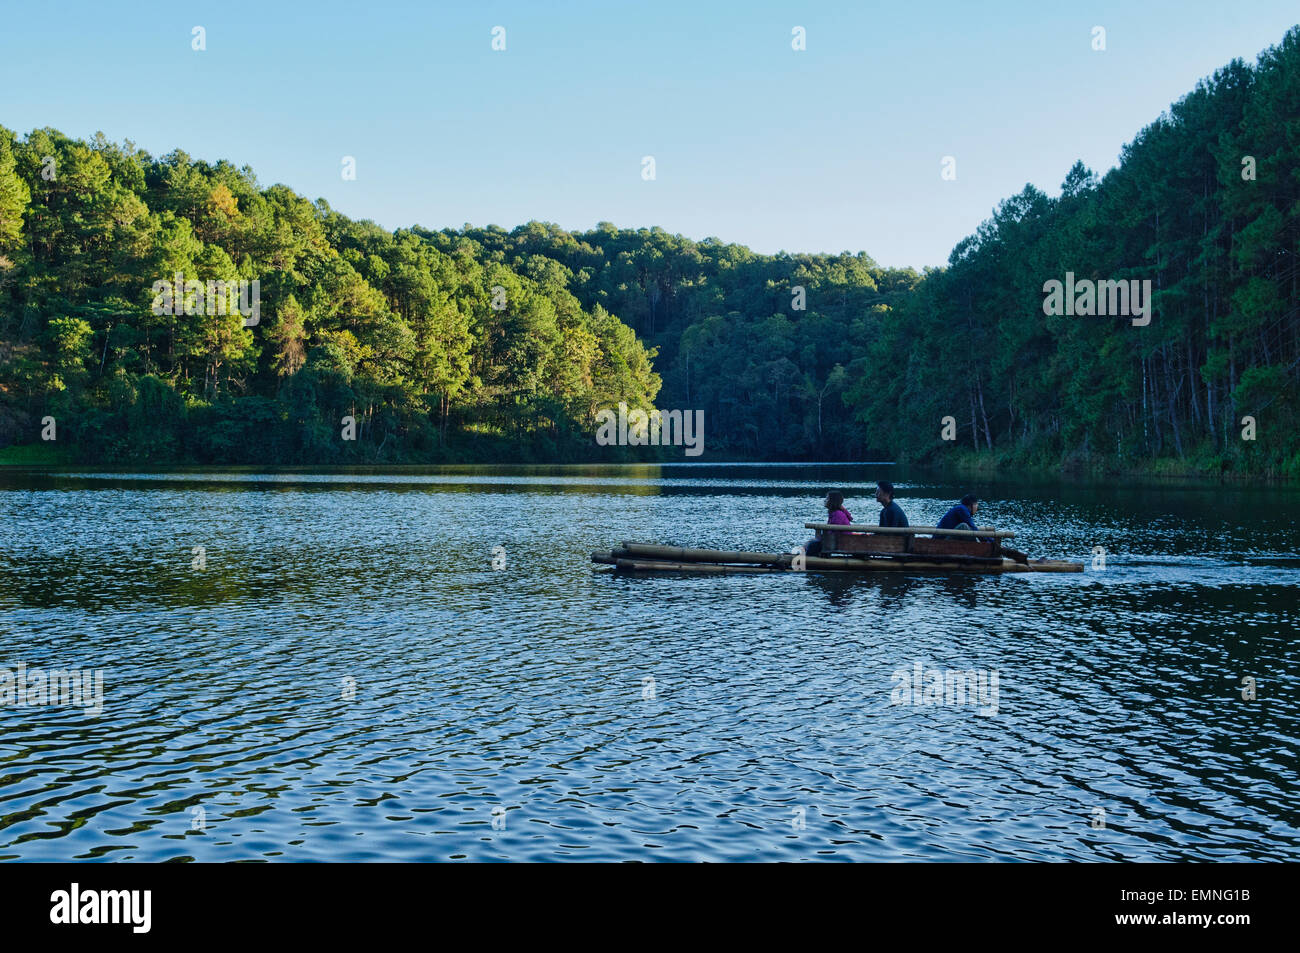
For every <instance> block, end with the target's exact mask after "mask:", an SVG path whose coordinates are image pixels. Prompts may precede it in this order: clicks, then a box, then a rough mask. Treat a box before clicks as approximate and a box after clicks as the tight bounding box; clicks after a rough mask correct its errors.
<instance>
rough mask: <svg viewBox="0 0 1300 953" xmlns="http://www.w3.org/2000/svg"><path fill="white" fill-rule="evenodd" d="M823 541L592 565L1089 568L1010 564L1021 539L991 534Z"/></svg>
mask: <svg viewBox="0 0 1300 953" xmlns="http://www.w3.org/2000/svg"><path fill="white" fill-rule="evenodd" d="M804 527H805V528H806V529H813V530H817V531H818V532H820V533H821V541H822V553H824V554H825V555H819V556H800V555H797V554H795V553H753V552H745V551H743V550H719V549H686V548H682V547H679V546H659V545H656V544H653V543H632V542H625V543H623V545H622V546H621V547H619V548H618V549H613V550H610V551H609V552H597V553H592V554H591V561H592V562H593V563H597V564H602V565H608V566H613V567H614V571H615V572H672V573H697V574H715V575H717V574H720V575H733V574H747V573H777V572H800V571H808V572H909V573H913V572H915V573H933V572H956V573H977V574H986V575H987V574H994V573H1004V572H1083V563H1072V562H1067V561H1065V560H1059V559H1028V558H1026V557H1024V556H1022V555H1021V554H1019V553H1015V557H1017V558H1011V557H1009V556H1008V555H1006V554H1005V553H1004V552H1003V547H1002V541H1003V540H1005V539H1013V538H1014V537H1015V535H1016V534H1015V533H1011V532H1005V531H1001V530H997V529H993V528H991V527H990V528H988V529H980V530H976V531H971V530H959V529H939V528H938V527H935V526H907V527H886V526H870V525H865V524H864V525H853V526H850V527H845V526H843V525H838V524H830V523H805V524H804Z"/></svg>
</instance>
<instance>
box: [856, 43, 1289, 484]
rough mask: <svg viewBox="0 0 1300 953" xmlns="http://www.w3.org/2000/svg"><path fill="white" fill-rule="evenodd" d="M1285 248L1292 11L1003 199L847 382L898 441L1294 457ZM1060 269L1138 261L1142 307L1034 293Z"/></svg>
mask: <svg viewBox="0 0 1300 953" xmlns="http://www.w3.org/2000/svg"><path fill="white" fill-rule="evenodd" d="M1298 253H1300V28H1295V29H1292V30H1291V31H1290V32H1288V34H1287V35H1286V37H1285V38H1284V39H1283V41H1282V42H1281V43H1280V44H1279V45H1278V46H1277V47H1275V48H1272V49H1269V50H1267V51H1265V52H1264V53H1263V54H1262V55H1261V56H1260V58H1259V60H1258V62H1257V64H1256V65H1254V66H1253V67H1252V66H1250V65H1247V64H1246V63H1244V62H1242V61H1240V60H1235V61H1233V62H1232V63H1230V64H1229V65H1228V66H1226V67H1225V68H1223V69H1221V70H1219V71H1218V72H1216V73H1215V74H1214V76H1213V77H1211V78H1210V79H1207V80H1203V81H1202V82H1200V83H1199V84H1198V85H1197V87H1196V89H1195V90H1194V91H1193V92H1192V93H1190V94H1189V95H1187V96H1186V97H1184V98H1183V99H1181V100H1180V101H1179V102H1178V103H1176V104H1175V105H1174V106H1173V107H1172V108H1171V109H1170V110H1169V111H1168V113H1166V114H1165V115H1162V116H1161V117H1160V118H1159V119H1158V120H1157V121H1156V122H1154V123H1152V124H1151V125H1149V126H1148V127H1146V128H1145V129H1143V130H1142V132H1141V133H1140V134H1139V135H1138V136H1137V138H1136V139H1135V140H1134V141H1133V142H1132V143H1131V144H1129V145H1128V146H1126V147H1125V149H1124V151H1123V154H1122V161H1121V163H1120V165H1119V166H1118V167H1116V168H1115V169H1113V170H1111V171H1110V172H1109V173H1107V174H1106V176H1105V177H1104V178H1103V179H1102V180H1100V181H1098V179H1097V177H1096V176H1095V175H1094V174H1092V173H1091V172H1089V171H1088V170H1087V169H1085V168H1084V167H1083V166H1082V165H1081V164H1076V165H1075V167H1074V168H1073V169H1071V170H1070V173H1069V175H1068V176H1067V178H1066V179H1065V182H1064V185H1063V187H1062V194H1061V196H1060V197H1059V198H1055V199H1053V198H1049V197H1048V196H1046V195H1044V194H1043V193H1042V192H1040V191H1038V190H1037V189H1034V188H1032V187H1027V188H1026V189H1025V190H1024V191H1023V192H1021V193H1020V194H1019V195H1017V196H1015V197H1013V198H1010V199H1008V200H1006V201H1005V202H1003V203H1002V204H1001V205H1000V206H999V207H998V209H997V211H996V213H995V214H994V216H993V217H992V219H990V220H989V221H987V222H985V223H984V224H983V225H982V226H981V227H980V229H979V231H978V232H977V233H976V234H975V235H972V236H971V237H969V238H967V239H966V240H964V241H963V242H961V243H960V244H959V245H958V246H957V247H956V248H955V249H954V250H953V253H952V255H951V257H950V259H949V265H948V267H947V268H946V269H944V270H942V271H936V272H934V273H932V274H928V275H927V276H926V279H925V280H924V281H923V282H922V284H921V286H920V288H919V289H918V292H917V294H916V295H914V296H913V297H911V298H909V299H908V301H907V302H906V303H905V305H904V306H903V307H902V308H901V309H900V310H899V311H898V312H897V313H896V314H895V315H893V317H892V319H891V320H890V321H888V322H886V323H885V324H884V325H883V327H884V328H885V333H884V334H882V335H881V336H880V337H878V338H877V339H876V340H875V341H874V342H873V343H872V344H871V345H870V347H869V348H868V353H867V355H866V356H865V357H864V358H863V359H862V361H861V363H859V364H854V365H851V366H850V369H849V370H850V375H849V376H850V378H851V379H852V380H853V384H852V386H851V387H850V388H849V389H848V390H847V392H846V399H847V400H848V401H849V402H850V404H851V405H852V406H854V407H855V408H856V411H857V414H858V419H859V421H860V422H861V423H862V426H863V427H864V428H871V427H873V426H875V425H877V424H878V422H880V421H885V420H892V421H894V424H895V426H896V435H897V440H896V442H895V443H894V444H893V446H894V447H896V448H897V449H898V451H899V452H900V454H902V455H905V456H909V457H912V458H914V459H931V460H936V459H944V458H948V457H951V455H952V450H951V449H946V447H951V448H961V447H964V448H965V449H966V451H967V452H968V453H970V454H976V453H978V454H979V455H981V457H982V458H984V459H985V460H986V461H988V462H999V463H1010V462H1021V463H1024V462H1029V463H1040V464H1047V465H1053V466H1056V465H1062V464H1063V465H1064V466H1066V467H1067V468H1076V467H1077V468H1081V469H1082V468H1088V469H1096V468H1099V467H1100V468H1111V469H1120V470H1124V469H1148V470H1149V469H1175V468H1177V469H1200V470H1211V471H1218V470H1226V469H1231V470H1237V471H1246V472H1271V473H1275V474H1289V475H1292V476H1300V388H1297V382H1298V381H1300V293H1298V290H1300V266H1298ZM1067 272H1072V273H1073V275H1074V276H1075V278H1076V279H1088V280H1093V281H1100V280H1123V279H1130V280H1150V281H1151V284H1152V290H1153V299H1154V313H1153V315H1152V317H1151V323H1150V324H1149V325H1147V326H1145V327H1140V326H1135V325H1134V324H1133V322H1132V321H1131V320H1130V319H1129V318H1128V317H1096V316H1093V317H1087V316H1074V317H1067V316H1048V315H1046V314H1044V308H1043V302H1044V297H1045V295H1044V291H1045V288H1044V285H1045V283H1046V282H1048V281H1051V280H1053V279H1055V280H1058V281H1064V280H1065V279H1066V274H1067ZM945 416H951V417H953V418H954V421H955V422H956V423H957V425H958V428H957V429H958V440H957V441H956V442H954V443H952V444H947V445H945V442H944V441H943V439H942V432H941V426H940V420H941V418H943V417H945ZM1247 418H1249V419H1247ZM1252 437H1253V438H1254V439H1251V438H1252Z"/></svg>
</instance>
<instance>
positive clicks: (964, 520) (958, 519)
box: [936, 493, 993, 543]
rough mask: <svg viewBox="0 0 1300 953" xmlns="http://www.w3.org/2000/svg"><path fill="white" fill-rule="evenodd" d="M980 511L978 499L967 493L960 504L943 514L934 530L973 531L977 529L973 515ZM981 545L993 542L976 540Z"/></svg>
mask: <svg viewBox="0 0 1300 953" xmlns="http://www.w3.org/2000/svg"><path fill="white" fill-rule="evenodd" d="M979 511H980V500H979V497H978V496H976V495H975V494H974V493H967V494H966V495H965V496H963V497H962V498H961V502H960V503H958V504H957V505H955V506H954V507H953V508H952V509H950V510H949V511H948V512H947V513H944V514H943V519H941V520H939V525H938V526H937V527H936V529H964V530H967V531H974V530H977V529H979V527H978V526H976V525H975V514H976V513H978V512H979ZM978 540H979V542H981V543H991V542H993V540H991V539H985V538H984V537H983V536H981V537H979V538H978Z"/></svg>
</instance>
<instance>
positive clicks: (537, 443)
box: [0, 28, 1300, 475]
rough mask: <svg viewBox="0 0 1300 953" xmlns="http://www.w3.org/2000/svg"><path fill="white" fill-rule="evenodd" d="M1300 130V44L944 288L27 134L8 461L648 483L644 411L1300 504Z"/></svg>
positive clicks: (1012, 229) (1235, 71)
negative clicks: (350, 432) (462, 470)
mask: <svg viewBox="0 0 1300 953" xmlns="http://www.w3.org/2000/svg"><path fill="white" fill-rule="evenodd" d="M1297 116H1300V28H1297V29H1293V30H1292V31H1290V32H1289V33H1288V34H1287V36H1286V37H1285V38H1284V39H1283V41H1282V42H1281V43H1280V44H1279V45H1278V46H1277V47H1275V48H1272V49H1270V50H1268V51H1266V52H1265V53H1264V54H1262V55H1261V57H1260V59H1259V61H1258V63H1257V64H1255V65H1254V66H1251V65H1247V64H1246V63H1244V62H1242V61H1239V60H1238V61H1234V62H1232V63H1231V64H1229V65H1228V66H1227V67H1225V68H1224V69H1222V70H1220V71H1219V72H1217V73H1216V74H1215V75H1214V76H1213V77H1211V78H1210V79H1207V80H1205V81H1203V82H1201V83H1200V84H1198V86H1197V88H1196V89H1195V90H1194V91H1193V92H1192V93H1191V94H1189V95H1188V96H1186V97H1185V98H1184V99H1182V100H1180V101H1179V102H1178V103H1176V104H1175V105H1174V106H1173V107H1172V108H1171V109H1170V111H1169V112H1168V113H1167V114H1165V115H1163V116H1161V117H1160V118H1159V119H1158V120H1157V121H1156V122H1154V123H1153V124H1151V125H1150V126H1148V127H1147V128H1146V129H1144V130H1142V132H1141V133H1140V134H1139V135H1138V137H1137V138H1136V139H1135V140H1134V142H1133V143H1131V144H1130V145H1128V146H1126V147H1125V149H1124V151H1123V155H1122V161H1121V163H1120V165H1119V166H1118V167H1117V168H1115V169H1113V170H1111V171H1110V172H1108V173H1107V174H1106V176H1105V177H1104V178H1103V179H1100V180H1099V179H1098V178H1097V176H1096V175H1095V174H1094V173H1092V172H1090V171H1089V170H1087V169H1086V168H1084V167H1083V166H1082V165H1081V164H1076V165H1075V167H1074V168H1073V169H1071V170H1070V172H1069V174H1068V176H1067V177H1066V179H1065V182H1064V184H1063V186H1062V192H1061V195H1060V196H1059V197H1055V198H1054V197H1049V196H1047V195H1045V194H1044V193H1042V192H1040V191H1039V190H1037V189H1035V188H1033V187H1026V189H1025V190H1024V191H1023V192H1021V193H1020V194H1019V195H1017V196H1014V197H1013V198H1010V199H1008V200H1006V201H1005V202H1003V203H1002V204H1001V205H1000V206H999V207H998V209H997V210H996V212H995V213H994V215H993V217H992V218H991V219H990V220H989V221H987V222H985V223H984V224H983V225H982V226H981V227H980V228H979V230H978V231H977V233H976V234H975V235H973V236H971V237H969V238H967V239H965V240H964V241H962V242H961V243H960V244H958V246H957V247H956V248H955V249H954V251H953V253H952V255H951V258H950V260H949V264H948V267H946V268H943V269H930V270H927V272H926V274H925V275H924V276H921V275H918V274H917V273H916V272H914V271H912V270H911V269H885V268H881V267H880V266H878V265H877V264H876V263H875V262H873V261H872V260H871V259H870V258H868V257H867V256H866V255H865V254H861V253H859V254H856V255H850V254H847V253H846V254H842V255H788V254H779V255H758V254H755V253H753V252H752V251H750V250H749V249H747V248H745V247H744V246H740V245H732V244H725V243H723V242H720V241H718V240H716V239H706V240H704V241H699V242H695V241H691V240H689V239H685V238H683V237H681V236H680V235H670V234H668V233H667V232H665V231H663V230H662V229H658V228H654V229H640V230H620V229H618V228H616V227H614V226H613V225H610V224H605V223H602V224H601V225H598V226H597V227H596V228H594V229H592V230H590V231H586V232H568V231H565V230H563V229H560V228H558V227H556V226H553V225H547V224H542V223H537V222H530V223H528V224H526V225H523V226H520V227H518V228H515V229H513V230H511V231H506V230H504V229H501V228H497V227H487V228H474V227H470V226H465V227H464V228H463V229H459V230H451V229H447V230H443V231H430V230H427V229H423V228H418V227H417V228H411V229H402V230H399V231H397V232H394V233H389V232H386V231H384V230H383V229H381V228H379V227H378V226H376V225H374V224H373V223H370V222H364V221H363V222H354V221H351V220H349V219H347V218H346V217H344V216H342V215H339V214H337V213H336V212H334V211H332V210H331V209H330V208H329V206H328V205H326V204H325V203H324V202H323V201H317V202H316V203H310V202H308V201H307V200H306V199H304V198H302V197H301V196H298V195H296V194H295V193H294V192H292V191H291V190H290V189H288V188H287V187H285V186H281V185H277V186H272V187H270V188H266V189H263V188H261V187H260V186H259V185H258V184H257V182H256V179H255V178H254V176H253V173H252V171H251V170H249V169H248V168H246V167H245V168H235V167H234V166H232V165H230V164H229V163H227V162H219V163H217V164H216V165H209V164H207V163H204V162H196V161H193V160H192V159H190V157H188V156H186V155H185V154H183V153H180V152H176V153H172V154H170V155H167V156H165V157H163V158H162V159H153V158H151V157H150V156H149V155H147V154H145V153H144V152H142V151H140V150H137V149H135V148H134V147H133V146H131V145H130V144H129V143H127V144H124V145H115V144H113V143H110V142H107V141H105V140H104V139H103V138H102V137H96V138H95V139H94V140H93V141H91V142H79V141H74V140H71V139H68V138H67V137H65V136H62V135H60V134H59V133H57V132H54V131H53V130H48V129H47V130H38V131H36V132H33V133H31V134H29V135H28V136H26V137H25V138H24V139H22V140H18V139H15V137H14V136H13V134H12V133H9V132H8V131H7V130H3V129H2V128H0V446H3V445H4V444H6V443H31V442H33V441H35V440H36V439H37V435H38V434H39V431H40V429H41V425H40V421H41V419H42V418H43V417H45V416H52V417H54V418H56V420H57V421H58V425H59V427H60V428H61V429H60V430H59V441H60V442H61V443H62V442H64V441H65V435H66V442H67V445H69V446H71V447H73V448H75V452H76V453H77V454H78V455H79V456H80V457H81V458H82V459H88V460H98V459H105V460H120V461H137V462H144V461H173V460H174V461H181V460H195V461H201V462H208V461H211V462H268V463H298V462H302V463H321V462H348V461H376V462H399V461H400V462H425V461H428V462H434V461H441V460H457V459H460V460H483V461H492V460H520V459H533V460H547V459H549V460H567V459H611V458H617V457H618V456H619V455H620V454H622V455H623V456H624V457H625V458H627V459H632V458H639V459H645V458H647V456H649V455H650V454H651V453H652V451H649V450H648V449H646V448H635V449H634V450H627V449H626V448H622V449H620V448H610V447H600V448H598V447H596V446H595V444H594V439H593V434H594V430H595V412H596V411H597V410H598V409H600V408H603V407H612V406H615V405H616V404H617V403H619V402H620V401H622V402H626V403H627V404H628V405H629V406H632V407H650V406H658V407H660V408H662V409H683V410H685V409H700V410H703V411H704V413H705V421H706V424H705V442H704V447H705V456H704V457H703V459H705V460H708V459H715V460H716V459H719V458H724V459H725V458H734V457H744V458H751V459H773V460H777V459H782V460H784V459H800V458H804V459H850V460H851V459H863V458H871V459H882V458H884V459H898V460H906V461H911V462H929V463H942V464H954V463H957V464H963V465H970V464H973V465H977V466H978V465H989V466H992V465H1012V464H1014V465H1024V464H1033V465H1041V466H1048V467H1060V466H1064V467H1066V468H1070V469H1075V468H1086V469H1118V470H1160V469H1175V468H1178V469H1185V470H1191V469H1202V470H1204V469H1210V470H1221V469H1232V470H1237V471H1242V472H1269V473H1285V474H1290V475H1300V390H1298V389H1297V386H1296V385H1297V378H1298V377H1300V294H1298V293H1297V291H1298V284H1297V282H1298V281H1300V268H1298V266H1297V256H1298V254H1300V136H1297V133H1296V117H1297ZM174 274H182V275H184V276H186V277H191V276H193V277H198V278H201V279H205V280H211V279H227V280H238V279H245V280H251V279H258V280H259V281H260V286H261V298H262V307H261V322H260V324H259V325H257V326H256V327H245V326H244V323H243V319H242V316H240V315H238V314H235V315H212V316H203V315H184V314H182V315H167V314H163V315H158V314H156V313H154V311H155V309H153V308H151V303H152V302H153V298H154V294H153V291H152V286H153V283H154V282H156V281H159V280H164V281H166V280H170V279H171V277H172V276H173V275H174ZM1067 274H1071V275H1073V277H1074V279H1075V280H1076V281H1097V282H1099V281H1120V280H1125V281H1137V282H1139V283H1140V282H1144V281H1150V283H1151V287H1152V298H1153V312H1152V315H1151V321H1150V323H1149V324H1147V325H1145V326H1140V325H1135V324H1134V323H1133V321H1132V320H1130V318H1129V317H1128V316H1126V315H1118V316H1106V317H1102V316H1095V315H1093V316H1088V315H1075V316H1069V315H1057V314H1046V313H1044V307H1043V305H1044V297H1045V290H1046V288H1045V285H1046V283H1047V282H1051V281H1064V280H1065V279H1066V275H1067ZM652 363H653V366H652ZM343 416H351V417H354V418H355V420H356V438H357V439H356V440H353V441H346V440H341V439H340V424H339V422H340V419H341V417H343ZM1244 418H1249V421H1244ZM1252 436H1253V437H1254V439H1249V438H1250V437H1252ZM946 437H951V438H952V439H945V438H946ZM674 458H676V457H675V456H674Z"/></svg>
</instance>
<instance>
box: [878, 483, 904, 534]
mask: <svg viewBox="0 0 1300 953" xmlns="http://www.w3.org/2000/svg"><path fill="white" fill-rule="evenodd" d="M876 502H877V503H879V504H880V505H881V506H882V507H884V509H882V510H881V511H880V523H879V525H881V526H906V525H907V516H906V515H905V514H904V513H903V508H902V507H901V506H899V505H898V504H897V503H895V502H894V484H892V483H890V482H889V481H888V480H881V481H880V482H879V483H877V484H876Z"/></svg>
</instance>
